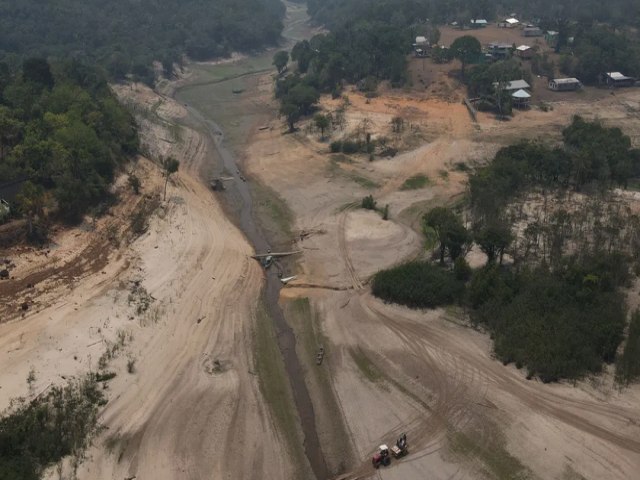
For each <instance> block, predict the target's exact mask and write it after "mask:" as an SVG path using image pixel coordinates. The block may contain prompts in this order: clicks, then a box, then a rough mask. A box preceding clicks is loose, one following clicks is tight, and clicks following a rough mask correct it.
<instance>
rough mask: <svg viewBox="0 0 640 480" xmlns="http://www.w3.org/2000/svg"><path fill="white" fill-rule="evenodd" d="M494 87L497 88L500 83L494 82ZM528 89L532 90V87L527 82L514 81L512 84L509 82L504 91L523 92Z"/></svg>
mask: <svg viewBox="0 0 640 480" xmlns="http://www.w3.org/2000/svg"><path fill="white" fill-rule="evenodd" d="M493 86H494V87H496V88H497V87H498V82H494V83H493ZM527 88H531V85H529V84H528V83H527V82H526V81H525V80H512V81H511V82H507V84H506V85H505V86H504V89H505V90H508V91H511V90H523V89H527Z"/></svg>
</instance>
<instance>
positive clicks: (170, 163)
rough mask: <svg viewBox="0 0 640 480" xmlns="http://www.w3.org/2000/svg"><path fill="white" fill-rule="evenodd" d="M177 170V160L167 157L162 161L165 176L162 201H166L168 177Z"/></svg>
mask: <svg viewBox="0 0 640 480" xmlns="http://www.w3.org/2000/svg"><path fill="white" fill-rule="evenodd" d="M178 168H180V162H179V161H178V160H177V159H175V158H173V157H167V158H165V159H163V160H162V169H163V170H164V176H165V180H164V197H163V200H166V199H167V184H168V183H169V177H170V176H171V175H173V174H174V173H176V172H177V171H178Z"/></svg>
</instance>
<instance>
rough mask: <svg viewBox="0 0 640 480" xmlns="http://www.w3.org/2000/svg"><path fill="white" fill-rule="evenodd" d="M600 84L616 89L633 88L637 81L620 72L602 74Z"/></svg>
mask: <svg viewBox="0 0 640 480" xmlns="http://www.w3.org/2000/svg"><path fill="white" fill-rule="evenodd" d="M600 83H601V84H604V85H607V86H609V87H615V88H619V87H632V86H634V85H635V84H636V79H635V78H632V77H627V76H626V75H623V74H622V73H620V72H606V73H601V74H600Z"/></svg>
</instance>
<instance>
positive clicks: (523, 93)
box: [511, 89, 531, 98]
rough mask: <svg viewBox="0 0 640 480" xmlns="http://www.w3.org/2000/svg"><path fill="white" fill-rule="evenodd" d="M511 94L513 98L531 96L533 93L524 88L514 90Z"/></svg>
mask: <svg viewBox="0 0 640 480" xmlns="http://www.w3.org/2000/svg"><path fill="white" fill-rule="evenodd" d="M511 96H512V97H513V98H531V94H530V93H529V92H526V91H524V90H522V89H520V90H518V91H517V92H514V93H512V94H511Z"/></svg>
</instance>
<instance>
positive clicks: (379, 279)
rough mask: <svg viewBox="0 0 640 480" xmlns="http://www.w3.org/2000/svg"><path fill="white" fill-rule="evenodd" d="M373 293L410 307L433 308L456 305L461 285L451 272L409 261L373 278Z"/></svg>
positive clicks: (462, 293) (460, 292) (460, 293)
mask: <svg viewBox="0 0 640 480" xmlns="http://www.w3.org/2000/svg"><path fill="white" fill-rule="evenodd" d="M371 289H372V292H373V294H374V295H375V296H376V297H378V298H381V299H383V300H385V301H387V302H394V303H399V304H401V305H406V306H408V307H411V308H435V307H439V306H441V305H450V304H453V303H456V302H458V301H459V300H461V299H462V298H463V296H464V284H463V283H462V282H460V281H458V280H456V278H455V277H454V275H453V273H452V272H450V271H448V270H445V269H442V268H440V267H437V266H435V265H433V264H432V263H429V262H418V261H414V262H409V263H405V264H404V265H400V266H399V267H395V268H392V269H390V270H382V271H380V272H378V273H376V275H375V276H374V277H373V282H372V284H371Z"/></svg>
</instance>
